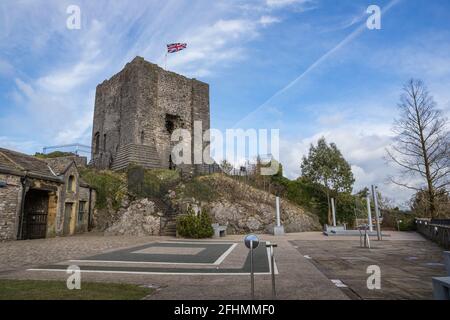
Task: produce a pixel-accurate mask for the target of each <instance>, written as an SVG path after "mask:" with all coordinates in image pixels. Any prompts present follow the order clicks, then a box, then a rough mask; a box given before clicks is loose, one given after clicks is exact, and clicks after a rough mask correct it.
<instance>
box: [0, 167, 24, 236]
mask: <svg viewBox="0 0 450 320" xmlns="http://www.w3.org/2000/svg"><path fill="white" fill-rule="evenodd" d="M0 181H3V182H6V187H3V188H0V241H1V240H14V239H16V237H17V222H18V213H19V211H20V210H19V209H20V202H21V195H22V185H21V183H20V178H19V177H17V176H12V175H5V174H0Z"/></svg>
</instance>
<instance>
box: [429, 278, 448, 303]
mask: <svg viewBox="0 0 450 320" xmlns="http://www.w3.org/2000/svg"><path fill="white" fill-rule="evenodd" d="M433 295H434V299H435V300H450V277H440V278H433Z"/></svg>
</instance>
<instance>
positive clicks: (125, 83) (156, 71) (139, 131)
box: [92, 57, 210, 171]
mask: <svg viewBox="0 0 450 320" xmlns="http://www.w3.org/2000/svg"><path fill="white" fill-rule="evenodd" d="M195 121H202V130H203V132H205V131H206V130H208V129H209V127H210V111H209V85H208V84H206V83H203V82H200V81H198V80H195V79H188V78H186V77H184V76H181V75H178V74H176V73H173V72H169V71H165V70H163V69H162V68H160V67H159V66H157V65H155V64H152V63H149V62H147V61H145V60H144V59H143V58H141V57H136V58H135V59H134V60H133V61H131V62H130V63H128V64H127V65H126V66H125V68H124V69H123V70H122V71H120V72H119V73H118V74H116V75H114V76H113V77H112V78H111V79H109V80H106V81H104V82H103V83H102V84H100V85H98V86H97V92H96V98H95V110H94V124H93V134H92V163H93V165H94V166H95V167H96V168H99V169H112V170H121V169H125V168H126V167H127V166H128V165H130V164H137V165H140V166H143V167H145V168H165V169H168V168H173V167H174V165H173V162H172V157H171V151H172V147H173V146H174V145H175V144H177V143H178V142H171V135H172V133H173V131H174V130H176V129H179V128H183V129H187V130H189V131H190V132H191V136H192V137H193V136H194V134H193V128H194V122H195ZM192 152H193V151H192ZM191 156H192V155H191ZM183 169H189V170H190V171H196V170H199V168H195V167H194V166H185V168H183Z"/></svg>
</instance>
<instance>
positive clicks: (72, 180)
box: [67, 176, 75, 192]
mask: <svg viewBox="0 0 450 320" xmlns="http://www.w3.org/2000/svg"><path fill="white" fill-rule="evenodd" d="M67 192H75V177H74V176H70V177H69V180H68V181H67Z"/></svg>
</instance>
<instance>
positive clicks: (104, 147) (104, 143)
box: [103, 133, 106, 152]
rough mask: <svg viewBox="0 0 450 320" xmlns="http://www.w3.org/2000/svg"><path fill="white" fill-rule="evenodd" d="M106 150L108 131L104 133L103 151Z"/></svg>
mask: <svg viewBox="0 0 450 320" xmlns="http://www.w3.org/2000/svg"><path fill="white" fill-rule="evenodd" d="M105 151H106V133H105V134H104V135H103V152H105Z"/></svg>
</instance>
